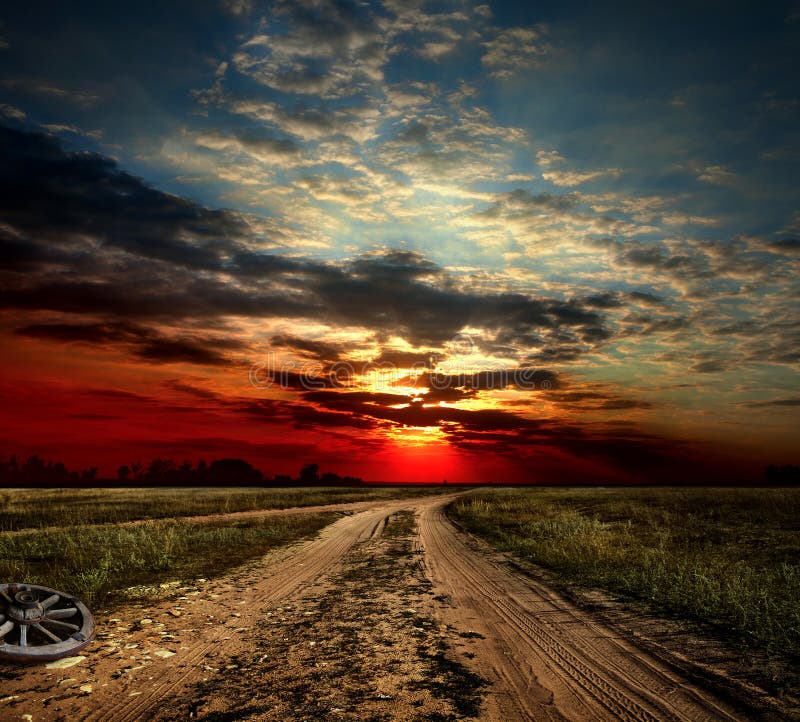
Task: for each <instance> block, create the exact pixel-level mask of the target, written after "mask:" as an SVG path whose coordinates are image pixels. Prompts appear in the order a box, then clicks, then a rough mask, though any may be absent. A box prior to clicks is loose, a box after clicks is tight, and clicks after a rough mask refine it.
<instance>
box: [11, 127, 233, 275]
mask: <svg viewBox="0 0 800 722" xmlns="http://www.w3.org/2000/svg"><path fill="white" fill-rule="evenodd" d="M0 149H1V150H2V156H3V165H2V167H0V189H2V194H0V217H2V219H3V220H4V221H5V222H6V223H8V224H9V225H10V226H12V227H13V228H14V229H15V230H16V231H17V233H19V234H20V235H21V236H22V237H24V238H33V239H36V240H37V241H39V242H47V243H50V244H54V245H55V246H56V247H59V246H66V245H78V244H79V242H80V239H82V238H90V239H91V240H92V241H94V242H96V243H99V244H101V245H103V246H106V247H111V248H119V249H121V250H124V251H127V252H128V253H131V254H134V255H137V256H140V257H144V258H152V259H157V260H162V261H166V262H168V263H171V264H174V265H180V266H187V267H190V268H196V269H217V268H219V266H220V258H221V252H223V251H224V250H226V249H227V248H229V247H230V245H229V244H230V239H233V238H237V237H241V236H242V235H243V234H244V233H245V232H246V230H247V228H246V225H245V224H244V223H243V222H242V221H241V220H239V219H238V218H237V217H235V216H234V215H233V214H230V213H226V212H225V211H213V210H209V209H207V208H204V207H203V206H200V205H198V204H196V203H193V202H191V201H188V200H186V199H184V198H180V197H178V196H174V195H170V194H167V193H163V192H161V191H158V190H155V189H153V188H151V187H149V186H147V185H146V184H144V183H143V182H142V181H141V180H140V179H139V178H136V177H135V176H132V175H130V174H129V173H126V172H124V171H122V170H120V169H119V168H118V167H117V165H116V163H115V162H114V161H112V160H111V159H109V158H106V157H104V156H100V155H97V154H93V153H66V152H65V151H64V150H63V149H62V148H61V147H60V145H59V143H58V142H57V141H56V140H55V139H54V138H52V137H49V136H46V135H43V134H40V133H28V132H24V131H18V130H14V129H11V128H6V127H2V126H0Z"/></svg>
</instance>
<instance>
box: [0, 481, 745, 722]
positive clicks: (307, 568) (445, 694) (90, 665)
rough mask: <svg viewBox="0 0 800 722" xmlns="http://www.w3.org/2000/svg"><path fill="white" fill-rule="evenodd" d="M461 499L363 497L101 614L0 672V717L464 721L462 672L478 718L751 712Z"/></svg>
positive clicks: (695, 720) (724, 716) (699, 716)
mask: <svg viewBox="0 0 800 722" xmlns="http://www.w3.org/2000/svg"><path fill="white" fill-rule="evenodd" d="M452 498H454V497H452V496H449V497H427V498H426V497H422V498H414V499H405V500H398V501H376V502H367V503H360V504H358V505H357V506H355V508H353V512H354V513H352V514H351V515H349V516H345V517H343V518H341V519H340V520H338V521H336V522H335V523H333V524H331V525H330V526H329V527H327V528H325V529H324V530H323V531H322V532H321V533H320V535H319V537H318V538H316V539H314V540H312V541H308V542H303V543H300V544H295V545H292V546H289V547H286V548H282V549H279V550H276V551H274V552H272V553H270V554H268V555H267V556H266V557H264V558H263V559H260V560H258V561H257V562H253V563H250V564H248V565H246V566H244V567H241V568H240V569H238V570H236V572H235V573H233V574H231V575H229V576H227V577H226V578H224V579H220V580H217V581H216V582H214V583H205V584H202V583H201V584H200V585H189V586H186V585H184V586H180V583H177V582H176V585H175V586H174V587H172V588H171V589H166V590H165V594H171V598H170V599H162V600H160V601H159V600H156V601H155V602H154V603H153V604H152V605H150V606H148V607H142V606H132V607H129V608H125V609H122V610H118V611H117V616H115V617H111V618H102V617H101V618H99V619H98V628H99V629H100V630H101V631H100V634H99V635H98V641H97V642H96V643H95V644H94V645H93V646H91V647H89V648H88V649H87V650H85V651H84V653H83V655H82V656H84V657H85V658H83V659H77V658H76V659H73V660H70V661H71V662H73V663H74V666H70V667H65V666H59V665H57V666H56V667H54V668H46V667H41V666H39V667H24V668H19V667H11V666H8V665H4V666H2V667H0V685H1V686H0V690H1V691H0V719H3V720H33V721H38V720H68V719H69V720H75V719H81V720H83V719H86V720H114V721H115V722H116V721H120V722H122V721H125V720H150V719H155V718H159V719H206V720H222V719H226V720H234V719H270V720H272V719H276V720H277V719H331V720H335V719H357V720H367V719H375V720H378V719H403V720H411V719H420V720H423V719H458V718H467V717H469V716H472V715H473V714H477V708H476V710H473V711H472V712H470V707H469V706H468V705H463V704H460V702H461V701H463V700H461V701H460V700H459V699H457V697H458V696H459V691H458V689H457V687H458V685H459V684H465V685H467V686H469V685H470V684H472V685H473V687H474V688H476V689H477V687H478V686H479V684H478V682H474V684H473V682H472V681H469V680H470V679H472V678H471V677H470V676H469V673H470V672H474V673H476V674H477V675H479V676H480V677H482V678H483V679H484V680H485V681H486V684H485V685H484V686H483V688H482V692H483V699H482V703H481V705H480V713H479V718H480V719H482V720H492V721H497V722H501V721H502V722H511V721H512V720H615V719H620V720H631V721H636V722H639V721H643V720H687V721H691V722H701V721H703V720H734V719H745V718H749V717H745V715H744V714H743V713H742V712H740V711H739V712H737V710H735V709H734V708H732V707H731V706H729V705H728V704H727V703H726V702H724V701H723V700H722V699H720V698H718V697H717V696H715V695H714V693H713V692H711V691H709V690H707V689H704V688H701V687H700V686H698V685H696V684H694V683H692V682H690V681H689V680H688V679H686V678H683V677H682V676H681V675H680V674H679V673H678V672H676V671H675V668H674V667H672V666H671V665H670V664H668V663H666V662H664V661H663V660H661V659H658V658H656V657H655V656H652V655H651V654H648V653H647V652H645V651H643V650H642V649H640V648H638V647H637V646H635V645H634V644H633V643H632V642H631V641H630V640H627V639H625V638H624V637H623V635H622V634H620V633H619V632H618V631H616V630H615V629H612V628H610V627H608V626H606V625H604V624H603V623H601V622H600V621H598V620H597V619H596V618H594V617H593V616H592V615H591V614H590V613H587V612H586V611H583V610H581V609H580V608H578V607H576V606H575V605H574V604H572V603H571V602H569V601H568V600H567V599H565V598H563V597H562V596H560V595H559V594H557V593H555V592H554V591H552V590H551V589H549V588H547V587H546V586H544V585H542V584H540V583H538V582H536V581H535V580H531V579H529V578H526V577H523V576H521V575H520V574H517V573H515V572H514V571H513V570H511V568H510V567H508V566H507V565H505V564H503V563H502V562H501V561H499V560H498V559H497V558H496V555H493V554H491V553H487V550H485V549H483V548H482V547H481V546H480V545H478V544H477V543H476V542H475V541H474V540H472V539H471V538H469V537H467V536H466V535H464V534H463V533H461V532H459V531H458V530H457V529H456V528H455V527H454V526H453V525H452V524H451V522H450V521H449V520H448V519H447V518H446V517H445V515H444V513H443V508H444V506H445V505H446V504H447V503H448V502H449V501H451V500H452ZM403 510H409V511H413V513H414V514H415V515H416V519H417V531H416V533H413V531H412V527H411V526H409V528H408V531H407V534H406V536H407V537H408V549H405V548H403V549H405V551H403V549H401V548H400V547H398V544H399V543H400V542H399V541H398V539H401V537H402V534H400V532H398V531H397V530H396V529H394V526H393V524H395V522H393V521H392V520H396V519H397V518H399V517H398V514H400V513H401V512H402V511H403ZM407 516H408V517H409V518H411V517H410V514H409V515H407ZM387 524H389V527H388V528H389V529H393V530H394V531H392V533H391V534H389V532H388V531H386V534H384V536H386V537H391V539H382V533H383V532H384V531H385V530H387ZM387 545H388V546H387ZM355 569H358V570H360V572H359V574H355V572H354V570H355ZM370 569H372V570H374V574H371V573H370ZM381 569H382V570H383V572H382V574H383V576H381V575H380V574H378V570H381ZM354 580H355V581H354ZM354 585H355V586H354ZM367 602H369V603H367ZM412 604H413V608H412V607H411V605H412ZM279 605H280V606H279ZM312 622H313V624H312ZM343 630H344V631H345V632H347V634H348V635H349V636H348V639H349V640H350V641H349V642H348V644H346V645H344V644H343V643H342V642H341V640H342V634H343ZM346 636H347V635H346ZM392 636H394V637H395V638H391V637H392ZM333 639H338V640H339V641H337V642H336V644H334V643H333V642H331V643H330V644H328V645H327V647H326V646H325V644H324V642H325V641H326V640H328V641H330V640H333ZM320 640H321V641H320ZM318 643H319V644H320V646H319V647H317V646H316V645H317V644H318ZM323 650H324V651H325V653H324V654H323ZM326 655H327V656H326ZM337 655H338V656H337ZM348 659H349V660H351V661H352V664H353V666H352V669H351V670H349V671H348ZM356 660H360V661H359V662H358V665H356ZM448 660H453V662H454V663H455V665H453V664H451V663H450V661H448ZM437 665H438V666H437ZM460 665H465V667H464V670H462V668H461V666H460ZM356 667H357V668H358V669H359V670H360V672H359V674H360V675H361V678H360V679H359V680H353V679H349V678H348V674H350V675H351V676H354V675H355V671H354V670H355V669H356ZM334 670H336V671H335V672H334ZM475 679H477V677H476V678H475ZM226 680H227V681H228V682H227V683H226ZM287 680H294V683H295V684H290V683H289V682H288V681H287ZM404 680H406V681H408V680H412V681H413V684H407V685H405V687H407V689H404ZM454 680H455V681H454ZM459 680H461V681H459ZM464 680H467V682H465V681H464ZM298 685H299V686H298ZM332 685H333V686H335V687H336V689H337V690H339V692H337V695H338V696H336V697H335V699H336V700H339V701H331V702H330V704H328V706H327V707H324V708H323V707H321V706H320V705H321V704H322V701H325V700H327V699H328V698H330V699H331V700H333V699H334V695H333V692H331V689H332V688H333V687H332ZM348 685H350V687H348ZM370 685H372V687H375V689H376V690H378V691H375V692H374V693H370V694H371V695H372V696H369V695H367V696H365V694H366V693H365V692H364V689H367V688H370V689H371V688H372V687H370ZM448 685H449V686H448ZM285 686H291V687H292V689H293V690H294V691H293V693H292V694H293V699H294V700H295V702H294V703H293V704H294V707H291V706H290V707H286V706H285V704H284V703H283V702H281V700H280V697H281V690H282V688H283V687H285ZM473 687H470V689H472V688H473ZM228 688H229V689H228ZM350 688H352V690H356V688H357V689H358V690H360V691H359V692H358V695H356V694H355V692H353V695H350V697H349V698H348V695H347V690H348V689H350ZM387 688H388V689H391V693H385V692H381V691H380V690H381V689H387ZM340 693H341V694H340ZM471 693H472V692H470V694H471ZM342 695H343V696H342ZM304 697H307V698H312V697H313V698H316V699H317V701H316V703H315V704H316V705H317V706H316V707H314V708H313V709H314V711H313V712H309V711H308V710H309V709H311V708H309V707H307V706H305V707H304V706H303V705H304V701H303V698H304ZM253 699H261V703H260V704H259V705H256V706H254V705H253V702H252V700H253ZM320 700H322V701H320ZM341 700H344V701H341ZM384 700H393V704H392V706H391V707H390V708H388V709H387V708H385V704H386V703H385V701H384ZM306 701H307V700H306ZM382 703H383V704H384V711H380V709H378V710H376V709H375V705H378V706H379V707H380V705H381V704H382ZM326 704H327V702H326ZM282 705H283V706H282ZM323 709H324V710H326V711H325V712H321V711H320V710H323ZM401 709H403V710H405V711H404V712H402V713H401V712H400V711H399V710H401ZM287 710H288V711H287ZM292 710H294V711H292ZM223 711H224V712H223ZM412 714H413V715H417V716H412ZM26 715H27V716H26ZM215 715H216V716H215ZM287 715H288V716H287ZM293 715H295V716H293ZM437 715H438V716H437Z"/></svg>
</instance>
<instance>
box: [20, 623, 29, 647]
mask: <svg viewBox="0 0 800 722" xmlns="http://www.w3.org/2000/svg"><path fill="white" fill-rule="evenodd" d="M19 646H20V647H27V646H28V625H27V624H20V626H19Z"/></svg>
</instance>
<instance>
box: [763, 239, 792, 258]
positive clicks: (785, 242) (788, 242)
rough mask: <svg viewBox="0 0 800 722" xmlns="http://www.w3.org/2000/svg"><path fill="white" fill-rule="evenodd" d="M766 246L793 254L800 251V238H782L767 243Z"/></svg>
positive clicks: (779, 251)
mask: <svg viewBox="0 0 800 722" xmlns="http://www.w3.org/2000/svg"><path fill="white" fill-rule="evenodd" d="M768 248H769V249H770V250H773V251H776V252H778V253H785V254H787V255H789V254H791V255H794V254H797V253H800V238H782V239H781V240H779V241H773V242H772V243H769V244H768Z"/></svg>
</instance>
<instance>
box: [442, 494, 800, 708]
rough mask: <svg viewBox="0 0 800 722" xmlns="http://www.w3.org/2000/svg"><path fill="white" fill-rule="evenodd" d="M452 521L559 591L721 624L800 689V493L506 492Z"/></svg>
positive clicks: (727, 635)
mask: <svg viewBox="0 0 800 722" xmlns="http://www.w3.org/2000/svg"><path fill="white" fill-rule="evenodd" d="M449 513H450V514H451V516H452V517H453V518H454V519H455V520H457V521H459V522H460V523H462V524H463V525H464V526H465V527H466V528H468V529H469V530H470V531H472V532H474V533H475V534H477V535H478V536H481V537H483V538H484V539H486V540H487V541H489V542H490V543H492V544H493V545H495V546H496V547H498V548H500V549H502V550H504V551H507V552H511V553H512V554H514V555H517V556H518V557H519V558H521V559H523V560H525V561H528V562H532V563H535V564H537V565H539V566H542V567H545V568H547V569H548V570H550V572H551V573H552V575H553V577H554V578H555V580H556V581H557V582H558V581H560V582H561V583H563V584H565V585H567V586H570V587H572V588H574V587H575V586H578V587H589V588H591V587H594V588H602V589H605V590H608V591H610V592H613V593H615V594H617V595H619V596H620V597H622V598H623V599H626V600H637V601H641V602H645V603H646V604H647V605H649V606H650V607H651V608H653V609H655V610H657V611H659V612H661V613H667V614H669V615H673V616H675V617H679V618H684V619H691V620H696V621H700V622H703V623H707V624H710V625H711V626H712V628H716V630H717V631H718V632H719V636H720V637H721V638H722V639H724V640H725V641H726V642H733V643H734V644H736V645H737V646H738V647H739V649H740V650H741V651H742V656H743V657H747V656H748V650H752V651H754V652H757V653H758V654H759V655H760V656H761V657H762V658H763V657H766V660H767V662H766V665H762V664H760V663H759V664H757V666H758V667H759V668H760V670H761V671H762V672H764V673H766V674H767V676H768V678H769V679H770V681H771V683H772V684H773V685H774V686H775V687H776V688H777V689H778V690H780V689H785V690H792V691H793V692H795V693H796V692H797V691H798V689H800V489H685V488H681V489H677V488H675V489H650V488H648V489H639V488H637V489H629V488H626V489H619V488H616V489H535V488H526V489H497V490H491V491H485V492H480V493H478V494H474V495H469V496H468V497H465V498H462V499H459V500H457V501H456V502H454V503H453V504H452V505H451V506H450V507H449Z"/></svg>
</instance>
